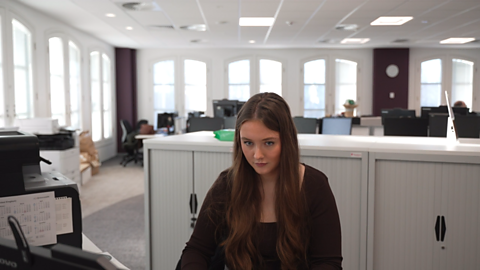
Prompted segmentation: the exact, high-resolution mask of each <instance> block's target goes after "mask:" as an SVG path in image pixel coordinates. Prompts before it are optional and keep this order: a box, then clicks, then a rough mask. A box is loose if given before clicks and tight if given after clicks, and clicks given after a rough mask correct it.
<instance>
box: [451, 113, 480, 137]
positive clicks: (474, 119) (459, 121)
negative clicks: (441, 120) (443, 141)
mask: <svg viewBox="0 0 480 270" xmlns="http://www.w3.org/2000/svg"><path fill="white" fill-rule="evenodd" d="M454 122H455V130H456V131H457V135H458V138H480V117H479V116H477V115H468V116H465V115H456V116H455V120H454Z"/></svg>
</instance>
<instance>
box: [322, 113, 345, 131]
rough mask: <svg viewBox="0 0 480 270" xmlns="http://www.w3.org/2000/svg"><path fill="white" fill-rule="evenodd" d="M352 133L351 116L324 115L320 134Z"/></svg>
mask: <svg viewBox="0 0 480 270" xmlns="http://www.w3.org/2000/svg"><path fill="white" fill-rule="evenodd" d="M351 133H352V118H349V117H344V118H343V117H326V118H323V120H322V134H330V135H350V134H351Z"/></svg>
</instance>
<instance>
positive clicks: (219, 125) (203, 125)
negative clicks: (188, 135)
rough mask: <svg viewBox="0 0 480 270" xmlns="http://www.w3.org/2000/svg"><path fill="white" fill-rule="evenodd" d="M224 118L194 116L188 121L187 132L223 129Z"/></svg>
mask: <svg viewBox="0 0 480 270" xmlns="http://www.w3.org/2000/svg"><path fill="white" fill-rule="evenodd" d="M223 122H224V120H223V118H219V117H214V118H211V117H194V118H190V119H188V121H187V132H195V131H215V130H220V129H223V126H224V125H223Z"/></svg>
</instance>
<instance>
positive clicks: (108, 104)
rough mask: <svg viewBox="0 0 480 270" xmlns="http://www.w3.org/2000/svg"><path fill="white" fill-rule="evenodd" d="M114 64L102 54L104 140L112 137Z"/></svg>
mask: <svg viewBox="0 0 480 270" xmlns="http://www.w3.org/2000/svg"><path fill="white" fill-rule="evenodd" d="M111 70H112V64H111V61H110V58H109V57H108V56H107V55H106V54H104V53H102V82H103V84H102V89H101V91H102V95H103V96H102V98H103V100H102V101H103V102H102V105H103V106H102V115H103V138H104V139H108V138H111V137H112V133H113V127H112V72H111Z"/></svg>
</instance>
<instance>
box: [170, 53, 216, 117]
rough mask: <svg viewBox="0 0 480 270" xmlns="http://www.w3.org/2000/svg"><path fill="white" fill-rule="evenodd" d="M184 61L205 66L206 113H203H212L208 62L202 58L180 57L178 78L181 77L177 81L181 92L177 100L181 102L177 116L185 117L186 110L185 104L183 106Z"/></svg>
mask: <svg viewBox="0 0 480 270" xmlns="http://www.w3.org/2000/svg"><path fill="white" fill-rule="evenodd" d="M186 60H192V61H198V62H202V63H204V64H205V79H206V84H205V87H206V89H205V95H206V97H205V100H206V102H207V104H206V107H205V108H206V111H205V113H206V114H208V112H213V105H212V102H213V99H212V93H211V88H212V87H211V86H210V82H211V79H210V63H209V61H208V60H205V59H202V58H199V57H188V56H185V57H182V58H181V59H180V67H181V74H179V75H180V77H181V80H180V81H179V84H180V89H182V91H179V92H180V93H179V94H180V95H179V96H180V98H181V99H178V100H179V101H180V100H181V101H182V102H181V106H179V107H180V108H181V111H179V113H178V116H185V117H186V116H187V113H188V112H187V110H186V106H185V105H186V104H185V97H186V96H185V86H186V84H185V61H186Z"/></svg>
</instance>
